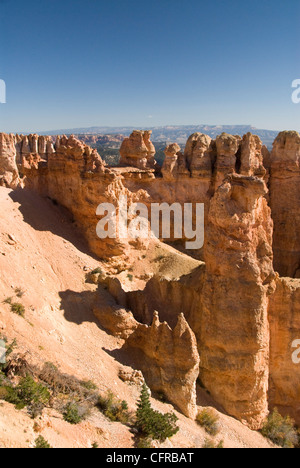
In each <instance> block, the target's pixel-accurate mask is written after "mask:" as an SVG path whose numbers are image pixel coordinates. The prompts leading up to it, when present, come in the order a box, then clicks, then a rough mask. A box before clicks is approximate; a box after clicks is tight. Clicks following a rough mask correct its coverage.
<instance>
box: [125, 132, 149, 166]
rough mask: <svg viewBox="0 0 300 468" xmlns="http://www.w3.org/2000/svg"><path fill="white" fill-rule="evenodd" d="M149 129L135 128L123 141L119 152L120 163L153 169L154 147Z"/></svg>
mask: <svg viewBox="0 0 300 468" xmlns="http://www.w3.org/2000/svg"><path fill="white" fill-rule="evenodd" d="M151 133H152V132H151V131H144V132H142V131H139V130H135V131H134V132H133V133H132V134H131V135H130V137H129V138H125V140H124V141H123V143H122V145H121V148H120V154H121V160H120V164H121V165H123V166H133V167H137V168H139V169H153V168H154V166H155V164H156V163H155V160H154V155H155V147H154V145H153V143H152V142H151V140H150V138H151Z"/></svg>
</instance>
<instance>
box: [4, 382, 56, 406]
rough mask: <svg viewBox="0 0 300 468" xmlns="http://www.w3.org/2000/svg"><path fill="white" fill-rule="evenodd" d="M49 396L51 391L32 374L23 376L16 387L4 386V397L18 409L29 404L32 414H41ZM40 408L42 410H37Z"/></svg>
mask: <svg viewBox="0 0 300 468" xmlns="http://www.w3.org/2000/svg"><path fill="white" fill-rule="evenodd" d="M49 398H50V393H49V391H48V390H47V388H45V387H44V386H43V385H41V384H39V383H37V382H35V381H34V379H33V378H32V377H31V376H30V375H27V377H24V378H22V379H21V380H20V382H19V384H18V385H17V386H16V387H13V386H12V385H6V386H4V387H2V399H4V400H5V401H7V402H8V403H12V404H14V405H15V407H16V408H17V409H23V408H25V407H26V406H27V407H28V408H29V412H30V413H32V415H37V414H40V412H41V411H42V410H43V408H44V406H45V405H46V403H47V402H48V401H49ZM38 408H39V409H41V411H37V409H38Z"/></svg>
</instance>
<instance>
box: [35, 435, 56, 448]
mask: <svg viewBox="0 0 300 468" xmlns="http://www.w3.org/2000/svg"><path fill="white" fill-rule="evenodd" d="M34 448H35V449H51V448H52V447H51V445H50V444H49V443H48V442H47V440H46V439H44V437H43V436H41V435H40V436H38V438H37V439H36V440H35V446H34Z"/></svg>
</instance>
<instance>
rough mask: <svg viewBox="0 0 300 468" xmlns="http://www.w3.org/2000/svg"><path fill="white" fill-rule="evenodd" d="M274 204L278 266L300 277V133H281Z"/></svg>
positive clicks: (273, 170) (273, 160) (277, 142)
mask: <svg viewBox="0 0 300 468" xmlns="http://www.w3.org/2000/svg"><path fill="white" fill-rule="evenodd" d="M270 206H271V210H272V218H273V220H274V243H273V251H274V268H275V270H276V271H278V273H279V274H280V276H289V277H296V278H299V277H300V135H299V133H297V132H281V133H279V135H278V137H277V138H276V140H275V141H274V144H273V150H272V153H271V177H270Z"/></svg>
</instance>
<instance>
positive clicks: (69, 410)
mask: <svg viewBox="0 0 300 468" xmlns="http://www.w3.org/2000/svg"><path fill="white" fill-rule="evenodd" d="M63 417H64V420H65V421H67V422H68V423H70V424H79V423H80V422H81V421H82V419H83V416H81V415H80V414H79V408H78V405H77V404H76V403H68V405H67V406H66V408H65V411H64V413H63Z"/></svg>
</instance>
